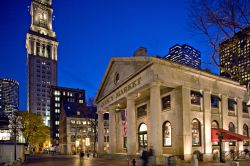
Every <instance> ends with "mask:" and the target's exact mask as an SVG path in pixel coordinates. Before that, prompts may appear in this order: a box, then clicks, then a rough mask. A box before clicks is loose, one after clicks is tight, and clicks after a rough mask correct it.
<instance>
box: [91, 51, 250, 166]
mask: <svg viewBox="0 0 250 166" xmlns="http://www.w3.org/2000/svg"><path fill="white" fill-rule="evenodd" d="M248 99H249V98H248V95H247V90H246V88H244V87H242V86H240V85H239V83H237V82H234V81H232V80H229V79H225V78H222V77H220V76H217V75H213V74H210V73H207V72H204V71H201V70H197V69H193V68H190V67H187V66H183V65H181V64H177V63H174V62H171V61H167V60H165V59H161V58H157V57H149V56H138V57H123V58H112V60H111V61H110V63H109V66H108V68H107V70H106V73H105V75H104V78H103V80H102V83H101V86H100V88H99V90H98V93H97V96H96V99H95V102H96V104H97V110H98V152H99V153H109V154H121V153H124V154H126V155H131V156H133V155H137V154H138V153H139V152H140V150H141V148H143V147H147V148H149V147H152V148H153V150H154V152H155V156H156V162H157V163H158V164H159V163H162V162H163V161H164V156H167V155H177V156H179V157H180V158H182V159H185V160H187V161H188V160H190V159H191V157H192V154H194V153H196V152H200V153H202V154H203V155H202V156H203V160H212V156H213V153H216V151H217V152H218V150H219V146H218V136H217V135H216V132H218V131H220V130H221V131H222V129H224V130H223V131H224V137H225V139H224V140H223V151H225V152H229V151H230V149H235V148H238V149H239V150H240V151H242V150H244V149H249V143H248V142H247V141H246V139H247V136H248V133H249V129H248V127H249V126H250V119H249V117H250V114H249V111H248V107H247V106H246V102H247V101H248ZM124 111H125V112H126V113H125V115H126V119H125V121H126V123H124V117H123V116H122V115H124ZM106 112H109V148H108V151H104V136H103V135H104V133H103V131H104V130H103V127H104V125H103V123H104V120H103V114H104V113H106ZM122 113H123V114H122ZM215 128H221V129H215ZM225 130H227V131H226V132H225ZM233 133H238V134H233ZM243 135H245V136H243ZM230 141H231V142H230ZM105 149H106V147H105Z"/></svg>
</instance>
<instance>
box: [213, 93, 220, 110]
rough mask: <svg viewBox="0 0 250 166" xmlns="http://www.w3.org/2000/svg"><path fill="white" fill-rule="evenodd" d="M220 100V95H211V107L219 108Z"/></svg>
mask: <svg viewBox="0 0 250 166" xmlns="http://www.w3.org/2000/svg"><path fill="white" fill-rule="evenodd" d="M220 101H221V99H220V98H219V96H215V95H212V96H211V107H213V108H219V103H220Z"/></svg>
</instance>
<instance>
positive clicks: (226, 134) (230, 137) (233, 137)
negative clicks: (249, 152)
mask: <svg viewBox="0 0 250 166" xmlns="http://www.w3.org/2000/svg"><path fill="white" fill-rule="evenodd" d="M217 133H221V134H222V135H223V139H222V141H223V142H230V141H250V137H247V136H244V135H240V134H237V133H234V132H231V131H227V130H224V129H221V128H212V129H211V140H212V142H220V141H219V138H218V135H217Z"/></svg>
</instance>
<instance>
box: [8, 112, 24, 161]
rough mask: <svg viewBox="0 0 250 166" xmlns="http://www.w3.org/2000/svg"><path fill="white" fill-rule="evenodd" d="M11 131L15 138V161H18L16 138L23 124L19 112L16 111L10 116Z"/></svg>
mask: <svg viewBox="0 0 250 166" xmlns="http://www.w3.org/2000/svg"><path fill="white" fill-rule="evenodd" d="M8 118H9V125H8V127H9V129H10V130H11V132H12V134H13V137H14V140H13V141H14V160H16V159H17V155H16V144H17V142H16V137H17V135H18V134H17V133H18V129H20V128H21V122H20V118H19V117H18V111H17V110H14V111H13V112H12V113H11V114H10V115H9V116H8Z"/></svg>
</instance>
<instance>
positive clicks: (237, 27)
mask: <svg viewBox="0 0 250 166" xmlns="http://www.w3.org/2000/svg"><path fill="white" fill-rule="evenodd" d="M190 4H191V6H190V17H189V18H190V26H191V28H192V30H193V32H195V33H198V34H201V35H204V36H205V37H206V39H207V42H208V43H209V45H210V46H211V47H212V49H213V51H212V55H211V58H212V60H213V63H214V64H215V65H216V66H218V67H221V68H223V66H221V65H220V63H219V44H220V43H221V42H222V41H225V40H227V39H229V38H231V37H232V36H234V35H235V34H236V33H237V32H239V31H242V30H243V29H245V28H246V27H247V26H249V23H250V22H249V21H250V1H249V0H190ZM223 69H224V68H223ZM224 70H225V69H224ZM227 72H228V74H229V75H231V76H232V74H231V73H230V72H229V71H227Z"/></svg>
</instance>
